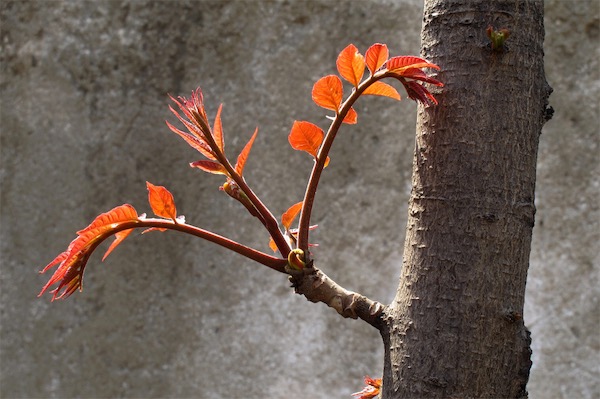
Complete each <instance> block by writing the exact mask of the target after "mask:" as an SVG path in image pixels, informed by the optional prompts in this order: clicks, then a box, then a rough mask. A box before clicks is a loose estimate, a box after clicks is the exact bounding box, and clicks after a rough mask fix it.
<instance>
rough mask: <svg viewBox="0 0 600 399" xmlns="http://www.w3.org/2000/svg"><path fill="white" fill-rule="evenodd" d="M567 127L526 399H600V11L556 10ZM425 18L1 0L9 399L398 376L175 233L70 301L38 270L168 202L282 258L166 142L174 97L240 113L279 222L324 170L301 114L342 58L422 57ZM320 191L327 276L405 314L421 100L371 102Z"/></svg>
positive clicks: (535, 262) (559, 113)
mask: <svg viewBox="0 0 600 399" xmlns="http://www.w3.org/2000/svg"><path fill="white" fill-rule="evenodd" d="M546 5H547V6H546V28H547V39H546V45H545V48H546V55H547V58H546V68H547V75H548V80H549V82H550V84H551V85H552V86H553V87H554V89H555V92H554V94H553V95H552V97H551V105H553V106H554V108H555V110H556V113H555V116H554V119H553V120H552V121H551V122H549V123H548V124H547V125H546V127H545V129H544V133H543V135H542V137H541V145H540V153H539V172H538V176H539V179H538V186H537V188H538V190H537V199H536V202H537V206H538V214H537V225H536V228H535V231H534V242H533V251H532V257H531V269H530V280H529V283H528V292H527V305H526V311H525V319H526V323H527V324H528V325H529V326H530V328H531V330H532V332H533V349H534V366H533V370H532V376H531V383H530V386H529V389H530V393H531V397H532V398H538V397H553V398H554V397H556V398H573V397H578V398H579V397H581V398H592V397H594V395H596V397H597V395H599V394H600V386H599V370H598V361H597V359H598V350H599V346H600V344H599V341H598V327H599V323H600V321H599V314H598V296H599V295H598V288H597V286H598V267H599V259H598V250H597V249H596V248H595V247H596V246H597V242H598V239H599V237H598V217H599V215H598V193H599V185H600V180H599V175H600V173H599V172H600V170H599V166H598V141H599V135H598V122H599V121H598V98H599V94H600V93H599V91H600V90H599V89H600V84H599V76H598V71H599V66H598V59H599V57H598V36H599V23H598V12H599V10H598V3H597V2H596V1H584V0H581V1H576V0H574V1H562V0H552V1H547V2H546ZM421 10H422V5H421V2H420V1H418V0H404V1H402V0H396V1H393V0H371V1H326V0H322V1H316V0H312V1H298V2H295V1H289V2H287V1H280V2H258V1H234V2H224V1H157V2H142V1H118V2H116V1H115V2H113V1H101V2H100V1H99V2H91V1H90V2H83V1H72V2H50V1H37V2H33V1H3V2H2V3H0V13H1V41H0V46H1V53H0V57H1V68H2V69H1V71H2V74H1V83H0V90H1V167H0V179H1V180H0V181H1V202H0V206H1V208H0V211H1V225H0V232H1V244H0V245H1V261H2V265H1V276H2V279H1V284H2V286H1V293H0V298H1V305H0V306H1V336H0V338H1V345H0V349H1V352H0V361H1V370H0V371H1V374H0V395H1V396H2V397H6V398H33V397H40V398H42V397H43V398H49V397H55V398H71V397H82V398H91V397H95V398H109V397H125V398H139V397H144V398H166V397H173V398H175V397H177V398H209V397H222V398H261V397H273V398H282V397H286V398H292V399H293V398H347V397H348V396H349V394H350V393H351V392H353V391H356V390H359V389H360V387H361V379H362V376H363V375H365V374H370V375H374V376H377V375H380V374H381V372H382V356H383V353H382V345H381V342H380V338H379V335H378V333H377V331H376V330H374V329H373V328H371V327H370V326H368V325H366V324H365V323H361V322H357V321H352V320H342V319H341V318H339V317H338V316H337V314H335V312H333V311H331V310H330V309H327V308H325V307H324V306H322V305H314V304H311V303H308V302H307V301H306V300H304V299H303V298H301V297H298V296H295V295H293V294H292V293H291V291H290V289H289V288H288V283H287V280H286V278H285V276H283V275H278V274H277V273H274V272H272V271H270V270H268V269H267V268H264V267H260V266H258V265H257V264H254V263H252V262H250V261H246V260H245V259H244V258H242V257H240V256H238V255H235V254H232V253H229V252H227V251H225V250H222V249H220V248H218V247H216V246H214V245H212V244H210V243H206V242H202V241H200V240H198V239H194V238H193V237H187V236H184V235H178V234H175V233H171V232H168V233H163V234H159V233H152V234H147V235H144V236H140V235H138V234H136V235H134V236H132V237H130V238H128V239H127V241H126V242H125V243H124V244H123V245H122V246H121V247H119V248H118V249H117V250H116V251H115V252H114V254H113V255H111V256H110V257H109V258H108V259H107V260H106V261H105V262H104V263H100V256H99V255H96V256H95V257H94V258H92V260H91V263H90V265H89V266H88V267H89V269H88V271H87V274H86V288H85V291H84V292H83V293H77V294H75V295H74V296H73V297H71V298H70V299H69V300H67V301H59V302H55V303H53V304H50V303H49V301H48V299H49V298H42V299H38V298H36V294H37V293H38V292H39V289H40V287H41V286H42V285H43V284H44V283H45V281H46V277H47V276H38V275H37V274H36V272H37V271H38V270H39V269H40V268H41V267H43V266H44V265H45V264H46V263H47V262H48V261H50V260H51V259H52V258H53V257H54V256H55V255H56V254H58V253H59V252H61V251H63V250H64V249H65V247H66V245H67V244H68V242H69V241H70V240H71V239H72V238H73V237H74V233H75V231H76V230H78V229H80V228H82V227H84V226H86V225H87V224H88V223H89V222H90V220H91V219H92V218H93V217H94V216H95V215H97V214H98V213H99V212H102V211H106V210H108V209H110V208H112V207H114V206H116V205H120V204H122V203H125V202H127V203H130V204H133V205H134V206H135V207H136V208H137V209H138V211H139V212H149V211H150V209H149V206H148V205H147V196H146V189H145V181H146V180H148V181H151V182H153V183H155V184H160V185H166V186H168V188H169V189H170V190H171V191H172V192H173V194H174V195H175V198H176V201H177V205H178V209H179V211H180V213H183V214H185V215H186V216H187V220H188V221H189V222H190V223H193V224H197V225H201V226H203V227H206V228H209V229H213V230H215V231H216V232H219V233H221V234H224V235H227V236H230V237H232V238H234V239H237V240H241V241H243V242H244V243H246V244H249V245H252V246H257V247H259V248H261V249H264V250H268V248H267V242H268V237H267V235H266V233H265V232H264V231H263V230H262V228H261V226H260V225H259V223H258V222H257V221H256V219H252V218H251V217H249V216H247V215H246V213H245V212H244V211H243V209H242V208H241V206H239V204H237V203H235V202H234V201H233V200H231V199H230V198H228V197H227V196H225V195H224V194H223V193H222V192H219V190H218V187H219V185H220V184H222V180H221V179H220V178H219V177H217V176H209V175H206V174H204V173H202V172H200V171H198V170H193V169H191V168H189V167H188V163H189V162H191V161H195V160H197V159H199V156H198V155H197V153H195V152H194V151H193V150H192V149H190V148H189V147H187V146H186V144H185V143H183V141H181V140H180V139H179V138H178V137H176V136H175V135H174V134H172V133H170V132H169V131H168V129H167V128H166V126H165V124H164V120H165V119H170V120H172V119H173V118H172V116H170V113H169V111H168V108H167V104H168V99H167V93H172V94H176V95H189V93H190V92H191V91H192V90H193V89H194V88H196V86H198V85H200V86H202V88H203V90H204V95H205V100H206V104H207V109H208V113H209V115H210V117H211V118H212V117H213V116H214V114H215V112H216V109H217V107H218V105H219V104H220V103H224V108H223V114H222V118H223V124H224V129H225V134H226V140H227V144H226V145H227V149H228V151H229V152H230V153H231V154H235V153H237V152H238V151H239V150H240V149H241V148H242V146H243V144H244V143H245V142H246V140H247V139H248V138H249V137H250V135H251V133H252V132H253V130H254V128H255V127H256V126H259V136H258V139H257V141H256V143H255V146H254V148H253V151H252V154H251V157H250V159H249V161H248V164H247V166H246V174H247V179H248V181H249V182H250V184H251V185H252V186H253V187H254V188H255V190H256V191H257V192H258V193H259V195H260V196H261V198H263V200H264V201H265V202H266V203H267V204H268V205H269V206H270V207H271V208H272V209H273V210H274V212H275V213H278V214H279V213H281V212H283V211H284V210H285V209H286V208H287V207H288V206H289V205H291V204H293V203H295V202H297V201H299V200H300V199H301V196H302V193H303V190H304V187H305V184H306V177H307V175H308V172H309V170H310V167H311V162H312V161H311V160H310V158H309V157H308V156H306V154H303V153H298V152H295V151H293V150H292V149H291V148H289V145H288V143H287V134H288V133H289V129H290V127H291V125H292V122H293V121H294V120H295V119H303V120H311V121H315V122H319V123H320V124H321V125H322V126H326V124H327V121H326V120H325V119H324V117H323V116H324V115H323V112H322V110H321V109H318V108H317V107H316V106H315V105H314V104H313V103H312V101H311V99H310V91H311V87H312V84H313V82H314V81H315V80H316V79H318V78H319V77H321V76H323V75H326V74H329V73H333V72H334V71H335V57H336V55H337V53H338V52H339V51H340V50H341V49H342V48H343V47H345V46H346V45H347V44H348V43H351V42H352V43H354V44H356V45H357V46H358V47H359V48H360V49H361V50H363V51H364V50H365V49H366V48H367V46H368V45H370V44H372V43H373V42H378V41H379V42H385V43H387V44H388V45H389V46H390V49H391V51H392V53H393V54H416V53H418V51H419V34H420V25H421ZM357 110H358V112H359V118H360V119H359V124H358V125H356V126H347V127H345V128H344V130H343V131H342V132H341V133H340V137H339V140H338V141H337V142H336V143H335V146H334V149H333V151H332V154H331V157H332V163H331V166H330V167H329V168H328V169H327V170H326V173H325V175H324V178H323V181H322V190H321V191H320V192H319V194H318V196H317V203H316V209H315V212H314V216H313V218H314V219H313V220H314V222H316V223H318V224H319V228H318V230H317V231H316V232H315V233H314V234H313V236H312V237H313V240H314V241H316V242H318V243H319V244H320V248H319V249H317V250H316V251H315V255H316V257H317V259H318V261H319V264H320V266H321V267H322V268H323V269H324V270H325V271H326V272H327V273H328V274H329V275H330V276H331V277H333V278H334V279H336V280H337V281H339V282H340V283H341V284H342V285H344V286H346V287H348V288H350V289H353V290H357V291H360V292H363V293H365V294H367V295H368V296H370V297H372V298H373V299H377V300H379V301H383V302H386V303H387V302H389V301H390V300H391V299H392V298H393V294H394V290H395V287H396V284H397V278H398V276H399V267H400V264H401V261H400V259H401V256H402V243H403V235H404V227H405V223H406V208H404V206H398V205H399V204H401V205H403V204H406V201H407V199H408V193H409V182H410V170H411V168H410V164H411V161H412V150H413V143H414V123H415V104H414V103H413V102H410V101H403V102H401V103H400V104H398V103H395V102H394V101H392V100H389V99H384V98H364V99H362V100H360V102H359V104H358V106H357Z"/></svg>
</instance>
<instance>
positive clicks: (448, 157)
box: [381, 0, 551, 399]
mask: <svg viewBox="0 0 600 399" xmlns="http://www.w3.org/2000/svg"><path fill="white" fill-rule="evenodd" d="M488 25H492V26H493V27H494V28H495V29H500V28H506V29H509V30H510V38H509V39H508V40H507V41H506V43H505V46H504V47H503V48H502V49H500V50H499V51H493V50H492V47H491V45H490V40H489V39H488V38H487V36H486V28H487V27H488ZM543 39H544V27H543V1H541V0H532V1H527V0H427V1H425V10H424V20H423V29H422V35H421V40H422V55H423V56H424V57H425V58H426V59H428V60H429V61H431V62H433V63H435V64H438V65H440V66H441V68H442V72H441V73H440V74H439V76H438V79H440V80H441V81H443V82H444V83H445V85H446V86H445V87H444V88H443V89H442V90H441V93H436V97H437V98H438V99H439V101H440V105H439V106H436V107H430V108H426V109H424V108H422V107H420V108H419V116H418V121H417V139H416V147H415V154H414V161H413V181H412V184H413V189H412V194H411V198H410V201H409V218H408V225H407V236H406V242H405V249H404V251H405V255H404V262H403V266H402V275H401V279H400V284H399V287H398V291H397V294H396V297H395V299H394V302H393V303H392V304H391V305H390V306H389V307H387V308H386V309H385V311H384V315H383V326H382V328H381V332H382V336H383V340H384V344H385V368H384V378H383V392H382V397H383V398H385V399H390V398H425V397H426V398H433V397H448V398H469V397H494V398H500V397H501V398H518V397H526V396H527V391H526V389H525V388H526V384H527V380H528V377H529V369H530V366H531V360H530V354H531V350H530V334H529V331H528V330H527V329H526V328H525V325H524V322H523V318H522V314H523V303H524V294H525V283H526V278H527V269H528V265H529V253H530V245H531V236H532V228H533V224H534V214H535V206H534V188H535V175H536V158H537V151H538V141H539V140H538V139H539V135H540V133H541V129H542V125H543V124H544V122H545V121H546V120H547V119H548V118H549V116H550V115H551V113H550V111H551V109H550V108H548V96H549V95H550V92H551V88H550V86H549V85H548V84H547V82H546V79H545V75H544V68H543V48H542V44H543Z"/></svg>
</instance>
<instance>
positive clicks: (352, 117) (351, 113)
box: [342, 107, 358, 125]
mask: <svg viewBox="0 0 600 399" xmlns="http://www.w3.org/2000/svg"><path fill="white" fill-rule="evenodd" d="M357 121H358V114H357V113H356V111H355V110H354V108H352V107H351V108H350V109H349V110H348V113H347V114H346V116H345V117H344V120H343V121H342V123H347V124H349V125H355V124H356V122H357Z"/></svg>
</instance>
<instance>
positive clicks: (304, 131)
mask: <svg viewBox="0 0 600 399" xmlns="http://www.w3.org/2000/svg"><path fill="white" fill-rule="evenodd" d="M324 136H325V133H323V130H321V128H320V127H318V126H317V125H315V124H313V123H310V122H305V121H294V125H293V126H292V131H291V132H290V135H289V136H288V141H289V142H290V145H291V146H292V148H293V149H295V150H299V151H306V152H308V153H309V154H310V155H312V156H313V157H315V158H316V157H317V152H318V151H319V147H320V146H321V143H322V142H323V137H324Z"/></svg>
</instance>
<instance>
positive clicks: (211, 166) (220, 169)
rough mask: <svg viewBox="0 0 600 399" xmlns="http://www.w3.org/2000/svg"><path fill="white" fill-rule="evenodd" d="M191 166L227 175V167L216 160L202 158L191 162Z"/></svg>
mask: <svg viewBox="0 0 600 399" xmlns="http://www.w3.org/2000/svg"><path fill="white" fill-rule="evenodd" d="M190 166H191V167H192V168H198V169H202V170H203V171H205V172H208V173H214V174H216V175H227V170H226V169H225V167H224V166H223V165H221V164H220V163H218V162H214V161H204V160H200V161H196V162H192V163H190Z"/></svg>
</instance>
